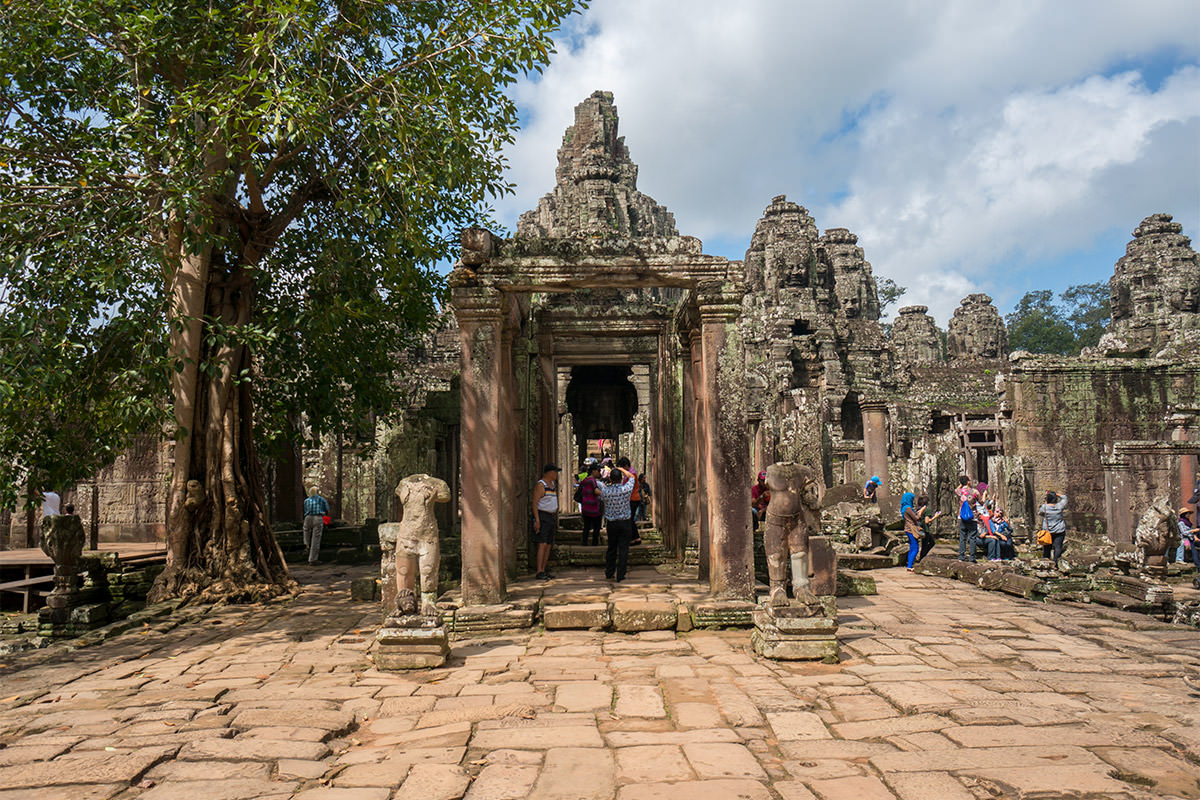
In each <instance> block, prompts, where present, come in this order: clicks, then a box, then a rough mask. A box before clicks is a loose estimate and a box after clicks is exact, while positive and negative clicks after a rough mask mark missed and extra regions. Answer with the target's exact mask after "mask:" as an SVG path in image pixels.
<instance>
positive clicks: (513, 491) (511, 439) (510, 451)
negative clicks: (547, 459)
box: [494, 324, 541, 580]
mask: <svg viewBox="0 0 1200 800" xmlns="http://www.w3.org/2000/svg"><path fill="white" fill-rule="evenodd" d="M499 355H500V414H499V423H500V443H501V444H500V449H499V450H496V451H495V463H496V468H497V474H496V476H495V478H494V480H495V481H496V483H497V484H499V487H500V509H501V513H500V544H501V553H502V554H503V557H504V574H505V575H506V576H507V578H508V579H509V580H511V579H513V578H516V577H517V538H516V531H517V530H518V528H517V520H518V519H520V520H525V519H526V515H525V514H524V509H523V508H521V507H520V504H519V498H520V497H521V496H522V492H521V487H520V486H519V485H518V482H519V480H520V478H521V476H522V475H523V474H524V472H525V469H524V467H522V468H521V469H518V468H517V453H524V452H525V450H524V448H522V447H520V442H519V441H518V439H517V431H518V428H519V427H520V426H519V425H517V420H518V419H522V418H523V415H522V414H521V413H520V410H519V409H518V405H519V404H518V402H517V387H516V375H515V374H514V372H513V330H512V328H510V327H509V326H508V325H507V324H504V325H501V330H500V353H499ZM540 467H541V465H538V466H537V467H534V469H540Z"/></svg>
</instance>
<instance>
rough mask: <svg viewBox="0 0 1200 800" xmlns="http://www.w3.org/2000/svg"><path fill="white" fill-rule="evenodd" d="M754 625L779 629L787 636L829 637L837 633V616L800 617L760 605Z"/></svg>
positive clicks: (756, 611) (765, 628)
mask: <svg viewBox="0 0 1200 800" xmlns="http://www.w3.org/2000/svg"><path fill="white" fill-rule="evenodd" d="M754 626H755V627H756V628H760V629H763V630H764V631H772V632H774V631H778V633H780V634H783V635H787V636H803V637H808V638H812V637H818V636H819V637H829V636H835V635H836V634H837V629H838V623H837V618H836V617H825V616H817V617H800V616H784V615H780V614H779V613H771V611H769V610H768V609H766V608H764V607H762V606H759V607H758V608H756V609H755V610H754Z"/></svg>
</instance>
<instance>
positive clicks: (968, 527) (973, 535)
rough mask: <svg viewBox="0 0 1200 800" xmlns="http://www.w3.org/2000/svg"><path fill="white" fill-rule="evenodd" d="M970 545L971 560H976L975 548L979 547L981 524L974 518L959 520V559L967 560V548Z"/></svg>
mask: <svg viewBox="0 0 1200 800" xmlns="http://www.w3.org/2000/svg"><path fill="white" fill-rule="evenodd" d="M968 545H969V546H970V550H971V561H974V560H975V549H976V548H977V547H979V525H978V523H976V522H975V520H973V519H960V520H959V521H958V560H959V561H966V560H967V548H968Z"/></svg>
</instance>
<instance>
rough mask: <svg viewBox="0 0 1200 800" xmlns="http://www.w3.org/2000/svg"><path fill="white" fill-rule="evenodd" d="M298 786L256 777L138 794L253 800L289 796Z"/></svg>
mask: <svg viewBox="0 0 1200 800" xmlns="http://www.w3.org/2000/svg"><path fill="white" fill-rule="evenodd" d="M297 786H298V784H296V783H294V782H289V781H269V780H258V779H254V778H226V779H223V780H208V781H168V782H165V783H159V784H158V785H156V786H154V787H152V788H151V789H149V790H147V791H146V792H144V793H143V794H141V795H139V796H138V797H139V800H140V798H146V800H179V799H180V798H189V800H250V798H256V797H264V796H269V795H275V796H284V797H286V796H288V795H290V794H291V793H292V792H294V791H296V788H297Z"/></svg>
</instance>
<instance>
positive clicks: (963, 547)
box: [954, 475, 979, 564]
mask: <svg viewBox="0 0 1200 800" xmlns="http://www.w3.org/2000/svg"><path fill="white" fill-rule="evenodd" d="M968 483H969V479H968V478H967V476H966V475H960V476H959V477H958V488H957V489H955V490H954V493H955V495H957V497H958V501H959V502H958V560H959V561H966V560H967V555H968V551H969V553H970V561H971V563H972V564H974V563H975V561H976V558H975V551H976V549H977V548H978V547H979V524H978V522H976V520H975V497H976V494H977V492H976V491H975V489H974V488H972V487H971V486H969V485H968Z"/></svg>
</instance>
